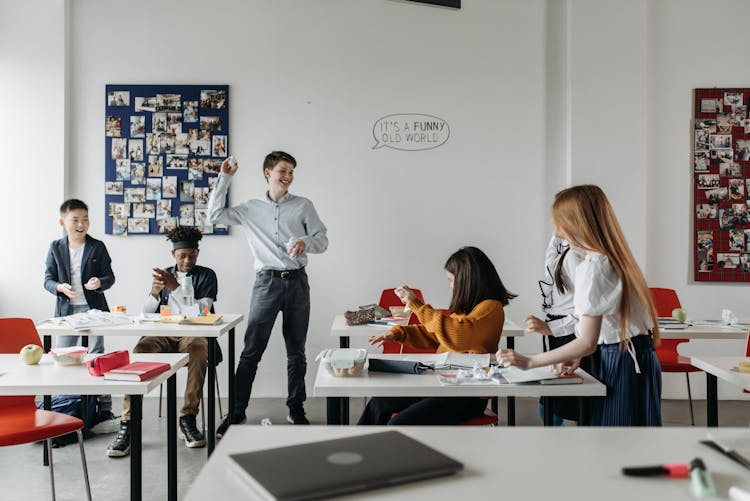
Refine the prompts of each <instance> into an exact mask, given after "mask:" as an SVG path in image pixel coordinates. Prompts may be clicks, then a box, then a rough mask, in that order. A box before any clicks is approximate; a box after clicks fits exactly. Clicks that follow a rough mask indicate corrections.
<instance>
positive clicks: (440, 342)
mask: <svg viewBox="0 0 750 501" xmlns="http://www.w3.org/2000/svg"><path fill="white" fill-rule="evenodd" d="M409 309H411V311H413V312H414V313H415V314H416V315H417V318H419V321H420V322H422V323H421V325H407V326H403V327H402V326H396V327H393V328H392V329H391V333H393V335H394V339H393V340H394V341H398V342H399V343H403V344H405V345H408V346H412V347H414V348H418V349H420V350H435V352H436V353H443V352H446V351H453V352H457V353H495V352H496V351H497V348H498V343H499V342H500V334H502V332H503V323H504V322H505V311H504V310H503V304H502V303H501V302H500V301H497V300H494V299H486V300H484V301H482V302H481V303H479V304H478V305H476V306H475V307H474V309H473V310H471V312H470V313H469V314H468V315H465V314H459V313H452V314H451V315H450V316H445V315H443V313H442V312H441V311H440V310H436V309H434V308H433V307H432V306H430V305H429V304H424V303H422V301H420V300H419V299H415V300H414V301H412V302H410V303H409Z"/></svg>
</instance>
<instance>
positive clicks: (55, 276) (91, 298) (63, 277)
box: [44, 235, 115, 317]
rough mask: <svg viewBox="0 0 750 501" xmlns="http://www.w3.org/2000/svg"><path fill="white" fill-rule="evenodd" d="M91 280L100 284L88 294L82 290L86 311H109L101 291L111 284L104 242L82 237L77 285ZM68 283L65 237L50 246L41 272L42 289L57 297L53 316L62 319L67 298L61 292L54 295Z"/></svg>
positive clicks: (107, 255)
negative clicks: (59, 287) (84, 239)
mask: <svg viewBox="0 0 750 501" xmlns="http://www.w3.org/2000/svg"><path fill="white" fill-rule="evenodd" d="M93 277H97V278H99V280H100V281H101V283H102V285H101V287H100V288H99V289H97V290H95V291H90V290H88V289H86V288H85V287H84V289H83V295H84V297H85V298H86V302H87V303H88V305H89V308H92V309H97V310H101V311H109V306H108V305H107V299H106V298H105V297H104V291H105V290H107V289H109V288H110V287H112V285H113V284H114V283H115V274H114V273H113V272H112V260H111V259H110V257H109V253H108V252H107V247H105V246H104V242H102V241H101V240H97V239H95V238H93V237H92V236H90V235H86V247H85V248H84V249H83V257H82V258H81V282H82V283H84V284H85V283H86V282H88V281H89V279H91V278H93ZM69 283H70V251H69V250H68V237H67V235H66V236H64V237H62V238H60V239H59V240H55V241H53V242H52V243H51V244H50V246H49V253H48V254H47V264H46V270H45V271H44V288H45V289H47V290H48V291H49V292H50V293H51V294H54V295H55V296H56V297H57V304H56V305H55V316H56V317H64V316H65V315H67V314H68V308H69V307H70V299H69V298H68V296H66V295H65V294H63V293H62V292H57V286H58V285H59V284H69Z"/></svg>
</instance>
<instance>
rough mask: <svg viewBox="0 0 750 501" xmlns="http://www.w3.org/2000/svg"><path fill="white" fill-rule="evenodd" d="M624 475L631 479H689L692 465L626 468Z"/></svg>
mask: <svg viewBox="0 0 750 501" xmlns="http://www.w3.org/2000/svg"><path fill="white" fill-rule="evenodd" d="M622 473H623V474H624V475H627V476H629V477H672V478H687V477H688V476H689V475H690V465H687V464H660V465H653V466H625V467H624V468H623V469H622Z"/></svg>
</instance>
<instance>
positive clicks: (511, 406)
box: [505, 336, 516, 426]
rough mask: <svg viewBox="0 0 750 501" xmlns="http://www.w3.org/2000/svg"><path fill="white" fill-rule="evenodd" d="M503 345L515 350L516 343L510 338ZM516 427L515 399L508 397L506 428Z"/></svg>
mask: <svg viewBox="0 0 750 501" xmlns="http://www.w3.org/2000/svg"><path fill="white" fill-rule="evenodd" d="M505 344H506V346H507V347H508V349H509V350H512V349H513V348H515V346H516V343H515V340H514V339H513V337H512V336H507V337H506V338H505ZM515 425H516V397H508V426H515Z"/></svg>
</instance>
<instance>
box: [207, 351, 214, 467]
mask: <svg viewBox="0 0 750 501" xmlns="http://www.w3.org/2000/svg"><path fill="white" fill-rule="evenodd" d="M206 435H207V436H206V442H207V443H208V447H207V449H208V451H207V454H208V456H209V457H210V456H211V453H212V452H213V451H214V447H216V338H215V337H210V338H208V429H207V430H206Z"/></svg>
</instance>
